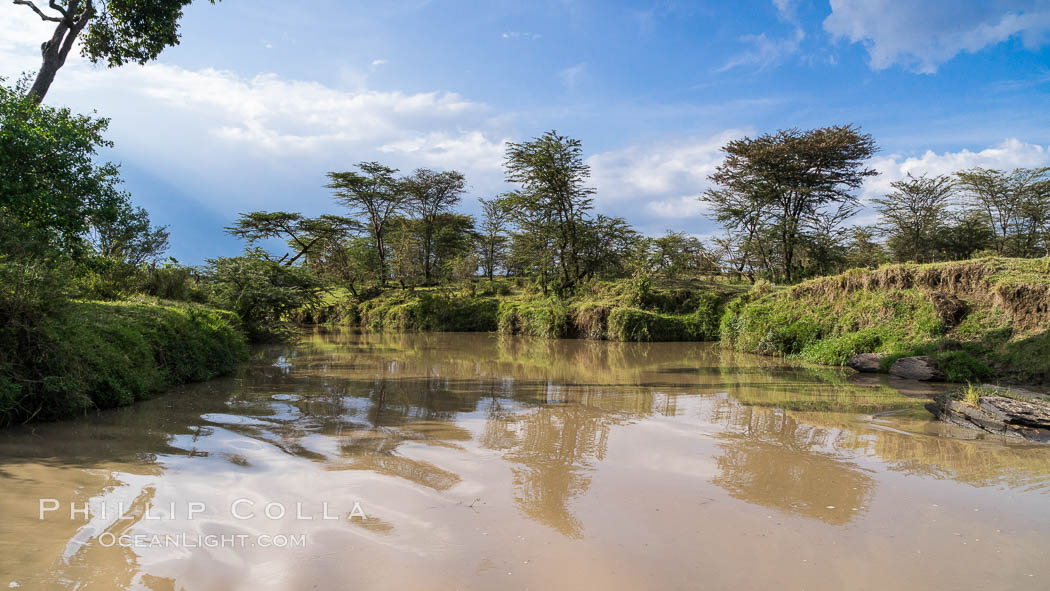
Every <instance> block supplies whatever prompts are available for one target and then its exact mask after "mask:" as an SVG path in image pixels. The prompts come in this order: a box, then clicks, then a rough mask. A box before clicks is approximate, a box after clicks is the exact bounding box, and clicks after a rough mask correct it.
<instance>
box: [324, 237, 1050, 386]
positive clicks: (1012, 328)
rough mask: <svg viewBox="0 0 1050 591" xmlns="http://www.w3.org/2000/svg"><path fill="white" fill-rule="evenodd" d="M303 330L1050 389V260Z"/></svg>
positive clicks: (338, 315)
mask: <svg viewBox="0 0 1050 591" xmlns="http://www.w3.org/2000/svg"><path fill="white" fill-rule="evenodd" d="M307 320H312V321H318V322H331V323H338V324H344V325H351V326H356V325H359V326H361V327H363V328H366V329H369V330H376V331H470V332H476V331H488V332H500V333H503V334H515V335H528V336H538V337H545V338H589V339H604V340H611V341H715V340H720V341H722V342H723V344H724V345H725V346H726V347H729V348H732V349H735V350H738V351H743V352H747V353H757V354H761V355H771V356H787V357H794V358H798V359H802V360H805V361H810V362H813V363H819V364H825V365H844V364H845V363H846V362H847V361H849V360H850V358H852V357H853V356H854V355H857V354H860V353H879V354H881V355H883V358H882V364H883V369H888V368H889V366H890V365H892V363H893V362H894V361H895V360H897V359H899V358H900V357H904V356H912V355H928V356H931V357H933V358H934V359H935V361H936V363H937V365H938V366H939V368H940V369H941V371H942V372H944V373H945V374H946V376H947V378H948V379H949V380H951V381H962V382H965V381H980V380H1001V381H1006V382H1013V383H1030V384H1037V383H1050V332H1048V328H1050V259H1007V258H985V259H977V260H971V261H960V262H949V263H936V264H928V265H915V264H903V265H886V266H882V267H880V268H878V269H872V270H867V269H854V270H851V271H848V272H846V273H843V274H841V275H835V276H830V277H824V278H820V279H814V280H810V281H806V282H803V283H800V284H798V285H795V286H787V287H776V286H772V285H770V284H768V283H765V282H759V283H758V284H757V285H755V286H754V287H751V286H748V285H741V284H733V283H727V282H710V281H680V282H674V283H671V282H663V283H661V284H654V283H652V282H650V281H648V280H620V281H602V282H594V283H591V284H589V285H588V286H587V287H586V288H584V289H582V290H580V291H579V292H578V293H577V294H576V295H574V296H573V297H571V298H566V299H559V298H555V297H552V296H544V295H542V294H539V293H532V292H527V291H523V290H520V289H516V288H515V287H514V286H513V284H512V283H511V282H509V281H507V280H497V281H495V282H487V281H481V282H478V283H475V284H473V285H472V286H456V287H445V288H435V289H417V290H401V289H391V290H388V291H386V292H384V293H382V294H380V295H379V296H377V297H374V298H371V299H368V300H365V301H363V302H355V301H353V300H351V299H349V298H348V297H346V296H345V295H343V294H340V295H337V296H335V297H333V298H332V300H331V301H330V302H329V305H328V306H326V307H324V308H323V309H322V310H321V312H320V313H319V314H315V315H313V316H311V317H309V318H307Z"/></svg>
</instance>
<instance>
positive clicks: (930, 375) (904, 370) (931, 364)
mask: <svg viewBox="0 0 1050 591" xmlns="http://www.w3.org/2000/svg"><path fill="white" fill-rule="evenodd" d="M890 375H895V376H897V377H899V378H904V379H907V380H919V381H921V382H940V381H943V380H944V374H943V373H941V371H940V370H939V369H937V362H935V361H934V360H933V357H927V356H921V357H901V358H900V359H898V360H897V361H895V362H894V363H893V366H892V367H890Z"/></svg>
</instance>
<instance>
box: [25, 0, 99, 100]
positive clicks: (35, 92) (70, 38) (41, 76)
mask: <svg viewBox="0 0 1050 591" xmlns="http://www.w3.org/2000/svg"><path fill="white" fill-rule="evenodd" d="M79 5H80V2H79V1H77V0H73V1H72V2H69V4H68V5H67V6H66V8H65V10H66V15H67V16H65V17H64V18H63V19H62V20H61V21H60V22H59V23H58V24H57V25H55V32H54V33H52V35H51V39H49V40H48V41H45V42H44V44H43V45H41V46H40V55H41V57H42V58H43V62H42V63H41V64H40V71H39V72H37V74H36V79H35V80H33V86H32V88H30V89H29V94H30V95H32V97H33V100H34V101H35V102H36V104H38V105H39V104H40V103H42V102H43V101H44V97H45V96H47V91H48V90H49V89H50V88H51V83H52V82H54V81H55V75H56V74H58V70H59V69H60V68H61V67H62V66H63V65H65V63H66V57H67V56H68V55H69V51H70V50H71V49H73V43H74V42H75V41H76V39H77V36H78V35H80V32H81V31H83V30H84V27H85V26H87V23H88V21H90V20H91V18H92V17H94V16H95V9H94V7H93V5H92V2H91V0H87V3H86V4H85V6H84V10H83V12H82V13H81V14H80V16H79V17H76V16H75V15H76V13H77V11H78V9H79ZM74 18H75V19H76V20H73V19H74Z"/></svg>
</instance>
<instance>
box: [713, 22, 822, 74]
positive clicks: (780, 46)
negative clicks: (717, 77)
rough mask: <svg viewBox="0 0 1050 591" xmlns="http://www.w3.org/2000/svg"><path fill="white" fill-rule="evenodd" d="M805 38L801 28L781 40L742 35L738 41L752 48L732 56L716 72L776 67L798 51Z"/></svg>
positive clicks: (764, 36) (763, 35)
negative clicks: (742, 68) (738, 68)
mask: <svg viewBox="0 0 1050 591" xmlns="http://www.w3.org/2000/svg"><path fill="white" fill-rule="evenodd" d="M805 37H806V34H805V32H804V31H803V30H802V29H801V28H796V29H795V33H794V34H793V35H791V36H789V37H784V38H781V39H771V38H769V37H767V36H766V34H765V33H760V34H758V35H744V36H742V37H740V40H741V41H743V42H745V43H749V44H751V45H753V46H754V47H753V48H752V49H750V50H748V51H745V52H743V53H740V54H738V55H735V56H733V57H732V58H730V59H729V61H727V62H726V63H725V65H724V66H722V67H721V68H719V69H718V71H719V72H724V71H726V70H731V69H733V68H736V67H740V66H752V67H756V68H758V69H760V70H761V69H765V68H771V67H773V66H778V65H780V64H782V63H784V61H785V60H786V59H787V58H789V57H791V56H792V55H794V54H795V53H796V52H797V51H798V49H799V46H800V45H801V44H802V40H803V39H805Z"/></svg>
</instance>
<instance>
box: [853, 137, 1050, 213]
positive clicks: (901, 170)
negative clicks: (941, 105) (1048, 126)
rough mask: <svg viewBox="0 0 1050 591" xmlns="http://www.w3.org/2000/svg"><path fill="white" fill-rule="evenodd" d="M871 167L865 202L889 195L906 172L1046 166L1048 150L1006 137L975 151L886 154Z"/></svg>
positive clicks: (937, 173) (951, 172) (863, 194)
mask: <svg viewBox="0 0 1050 591" xmlns="http://www.w3.org/2000/svg"><path fill="white" fill-rule="evenodd" d="M871 164H872V167H873V168H874V169H875V170H877V171H879V176H877V177H874V178H872V179H869V181H868V182H867V183H866V184H865V185H864V188H863V190H862V193H861V198H862V199H863V200H865V201H868V200H871V199H873V198H877V197H881V196H883V195H886V194H887V193H889V192H891V191H892V187H891V186H890V184H891V183H893V182H894V181H899V180H901V179H903V178H905V177H906V176H907V175H908V173H911V174H913V175H915V176H919V175H922V174H929V175H942V174H943V175H947V174H953V173H955V172H957V171H960V170H966V169H968V168H976V167H981V168H995V169H1000V170H1012V169H1014V168H1030V167H1037V166H1050V147H1048V146H1040V145H1038V144H1029V143H1025V142H1022V141H1020V140H1018V139H1015V138H1010V139H1007V140H1004V141H1003V142H1002V143H1000V144H998V145H996V146H992V147H990V148H986V149H984V150H980V151H977V152H971V151H970V150H960V151H958V152H944V153H941V154H938V153H936V152H933V151H927V152H926V153H924V154H923V155H922V156H910V157H905V156H902V155H900V154H890V155H888V156H884V157H879V158H875V159H874V160H873V161H872V163H871Z"/></svg>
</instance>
